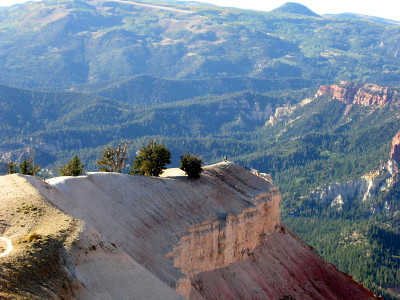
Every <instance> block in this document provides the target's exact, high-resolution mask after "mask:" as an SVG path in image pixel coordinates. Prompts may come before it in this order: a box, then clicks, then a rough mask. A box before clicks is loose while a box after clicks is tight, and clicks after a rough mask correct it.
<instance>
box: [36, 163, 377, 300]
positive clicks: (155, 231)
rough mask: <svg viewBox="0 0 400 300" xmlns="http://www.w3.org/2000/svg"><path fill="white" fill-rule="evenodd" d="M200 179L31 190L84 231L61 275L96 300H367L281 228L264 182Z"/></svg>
mask: <svg viewBox="0 0 400 300" xmlns="http://www.w3.org/2000/svg"><path fill="white" fill-rule="evenodd" d="M204 169H205V171H204V173H202V176H201V178H200V179H199V180H196V181H193V180H188V179H187V177H185V176H182V174H181V173H179V174H177V175H176V176H172V175H171V176H170V177H166V178H153V177H145V176H128V175H122V174H115V173H93V174H89V175H87V176H82V177H78V178H76V177H74V178H72V177H60V178H54V179H51V180H49V181H48V183H43V182H40V181H38V180H35V179H30V180H31V183H32V184H33V185H34V186H35V187H36V188H37V190H38V191H39V192H40V193H41V194H42V195H43V197H44V198H46V199H48V200H49V201H51V202H52V203H53V204H55V205H56V206H57V207H59V208H61V209H62V210H63V211H64V212H66V213H68V214H69V215H72V216H74V217H75V218H77V219H79V220H81V221H80V222H84V224H85V226H87V227H88V228H92V229H93V230H92V231H91V233H90V234H87V235H80V236H79V237H78V239H79V240H78V241H77V242H76V244H75V246H74V247H73V248H72V249H71V254H70V255H69V256H67V257H70V258H69V259H68V260H69V262H66V263H65V265H66V267H67V268H69V270H71V274H73V276H74V277H75V278H76V279H77V280H78V281H79V282H80V283H82V284H81V286H84V289H85V290H84V291H85V292H88V293H92V295H97V296H98V297H97V298H96V299H100V298H102V296H101V295H103V296H104V295H106V297H105V298H104V299H128V298H129V297H127V296H126V295H127V294H129V293H131V294H132V293H133V294H135V295H138V298H139V299H158V298H160V296H161V297H165V295H167V296H168V297H167V298H168V299H179V297H180V296H178V295H177V294H174V293H175V292H174V291H173V290H172V288H175V289H176V291H177V292H178V293H179V294H181V295H183V296H184V297H186V298H188V299H282V298H283V299H293V298H294V299H332V300H333V299H349V300H350V299H373V298H374V295H373V294H372V293H371V292H368V291H367V290H365V289H364V288H363V287H362V286H360V285H359V284H357V283H356V282H354V281H352V280H351V278H350V277H349V276H347V275H345V274H343V273H341V272H339V271H338V270H336V269H335V268H334V267H333V266H332V265H330V264H327V263H326V262H324V261H323V260H322V259H321V258H320V257H319V256H318V255H316V254H315V253H314V252H313V251H312V249H311V248H310V247H308V246H307V245H305V244H304V243H302V242H301V241H300V239H299V238H298V237H296V236H295V235H294V234H293V233H291V232H290V231H289V230H288V229H287V228H286V227H285V226H284V225H283V224H281V223H280V220H279V200H280V196H279V192H278V190H277V188H276V187H274V186H273V184H272V180H271V179H270V177H269V176H268V175H265V174H260V173H258V172H250V171H249V170H246V169H245V168H244V167H241V166H238V165H236V164H233V163H230V162H225V163H221V164H216V165H212V166H207V167H205V168H204ZM172 174H174V173H173V172H172ZM104 251H105V253H103V252H104ZM105 254H107V255H106V256H105ZM105 258H108V259H105ZM116 258H118V259H119V260H116ZM137 263H140V264H141V267H139V266H137V265H135V264H137ZM122 265H124V267H122ZM120 269H121V270H120ZM112 270H114V273H110V272H112ZM115 270H118V272H115ZM122 270H123V271H124V272H125V273H123V274H124V275H123V276H122V277H121V276H120V275H118V274H120V271H122ZM102 272H106V274H111V275H107V276H106V275H101V274H102ZM91 273H96V274H100V275H99V276H97V275H96V276H95V275H94V274H91ZM150 273H152V274H150ZM143 274H144V275H143ZM113 276H117V277H118V276H119V277H118V279H117V280H118V284H116V285H115V286H113V285H112V282H113V281H112V277H113ZM145 276H147V277H145ZM117 277H116V278H117ZM130 281H131V282H132V284H130V283H129V282H130ZM147 282H151V283H150V284H149V283H147ZM151 285H154V289H153V290H152V286H151ZM123 286H127V287H126V288H124V287H123ZM156 287H157V288H156ZM134 290H136V291H134ZM172 292H174V293H172ZM71 293H73V294H74V296H75V297H76V299H90V297H89V298H88V297H87V294H86V295H84V294H82V293H80V292H79V291H71ZM146 293H149V297H146ZM150 296H151V297H150Z"/></svg>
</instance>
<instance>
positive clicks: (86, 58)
mask: <svg viewBox="0 0 400 300" xmlns="http://www.w3.org/2000/svg"><path fill="white" fill-rule="evenodd" d="M280 10H281V12H279V11H280ZM282 11H286V15H285V17H284V19H282ZM290 11H294V12H300V13H301V14H293V13H287V12H290ZM239 12H240V13H239ZM304 14H305V15H304ZM204 20H207V21H206V22H204ZM282 20H283V22H282ZM0 27H1V28H4V30H3V31H2V32H1V34H0V62H1V63H2V72H1V74H0V82H1V83H3V84H6V85H11V86H16V87H25V88H40V89H43V88H44V89H47V88H51V89H70V88H76V87H78V86H80V85H85V84H96V83H98V84H100V83H101V82H107V81H115V82H118V81H123V80H126V79H128V78H131V77H132V76H138V75H151V76H154V77H162V78H165V79H174V80H177V79H208V78H234V77H242V76H246V77H252V78H257V79H281V78H284V79H288V78H303V79H308V80H319V81H323V80H325V81H331V82H332V81H334V82H335V81H340V80H352V79H354V78H353V77H358V78H364V80H368V81H370V82H376V83H380V84H384V85H395V84H396V83H399V82H400V75H399V71H398V69H399V65H400V63H399V59H400V57H399V55H400V54H399V53H398V52H397V51H396V50H397V49H398V46H399V45H398V37H399V36H400V27H397V26H387V27H386V26H381V25H379V24H376V23H373V22H366V21H361V20H354V21H352V22H344V21H343V20H339V19H327V18H321V17H319V16H317V15H314V14H313V13H310V12H307V9H306V8H305V7H303V6H298V4H295V3H289V4H287V5H284V6H283V7H281V8H280V9H278V11H275V12H255V11H248V10H238V9H229V8H221V7H217V6H206V5H202V6H190V5H188V3H186V4H185V5H180V4H176V3H175V2H169V3H167V4H162V3H160V2H157V1H156V2H151V1H147V2H145V3H144V2H143V3H138V2H129V1H126V2H123V1H114V0H111V1H89V0H86V1H77V0H74V1H62V0H61V1H56V2H53V1H41V2H28V3H25V4H23V5H18V6H13V7H8V8H4V9H2V10H1V11H0ZM33 28H34V30H33ZM339 36H340V38H338V37H339ZM356 66H359V67H357V68H356ZM24 70H29V72H25V71H24Z"/></svg>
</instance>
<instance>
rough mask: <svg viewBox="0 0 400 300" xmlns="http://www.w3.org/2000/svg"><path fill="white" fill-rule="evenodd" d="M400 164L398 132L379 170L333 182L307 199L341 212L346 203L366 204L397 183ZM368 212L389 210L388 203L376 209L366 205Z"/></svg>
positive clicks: (312, 192)
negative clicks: (357, 202)
mask: <svg viewBox="0 0 400 300" xmlns="http://www.w3.org/2000/svg"><path fill="white" fill-rule="evenodd" d="M399 162H400V132H398V133H397V134H396V135H395V137H394V138H393V140H392V148H391V151H390V156H389V159H388V160H387V161H386V162H381V163H380V166H379V168H377V169H375V170H372V171H371V172H369V173H367V174H365V175H363V176H361V177H360V178H357V179H354V180H349V181H345V182H334V183H330V184H326V185H323V186H321V187H318V188H316V189H314V190H313V191H311V193H310V194H309V196H308V198H309V199H310V200H312V201H314V202H316V203H321V204H330V206H331V207H333V208H335V209H337V210H341V209H342V206H343V205H344V204H345V203H346V202H352V201H357V200H358V201H362V202H364V203H368V202H369V200H371V199H372V198H373V196H375V195H377V194H378V193H379V192H384V191H389V190H390V188H391V187H392V186H393V185H394V184H395V183H397V182H398V181H399ZM368 204H369V206H370V210H371V211H372V212H376V211H377V210H380V211H382V210H386V211H388V210H390V209H391V208H390V206H389V204H388V203H384V205H383V207H378V206H377V205H376V204H375V203H372V202H371V203H368Z"/></svg>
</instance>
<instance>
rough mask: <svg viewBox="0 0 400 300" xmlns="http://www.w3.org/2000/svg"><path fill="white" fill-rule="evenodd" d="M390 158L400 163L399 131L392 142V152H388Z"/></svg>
mask: <svg viewBox="0 0 400 300" xmlns="http://www.w3.org/2000/svg"><path fill="white" fill-rule="evenodd" d="M390 157H391V159H393V160H395V161H396V162H397V163H400V131H399V132H398V133H397V134H396V135H395V136H394V138H393V140H392V151H391V152H390Z"/></svg>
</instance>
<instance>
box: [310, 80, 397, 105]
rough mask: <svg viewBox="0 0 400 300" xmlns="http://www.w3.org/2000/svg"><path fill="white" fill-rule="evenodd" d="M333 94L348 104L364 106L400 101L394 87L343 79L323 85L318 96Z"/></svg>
mask: <svg viewBox="0 0 400 300" xmlns="http://www.w3.org/2000/svg"><path fill="white" fill-rule="evenodd" d="M326 94H329V95H332V96H333V98H335V99H337V100H339V101H342V102H343V103H345V104H347V105H351V104H359V105H364V106H378V105H386V104H396V105H399V103H400V95H399V92H397V91H396V90H394V89H391V88H388V87H381V86H378V85H376V84H364V85H363V84H359V83H351V82H347V81H342V82H340V83H339V84H334V85H324V86H321V87H320V88H319V90H318V92H317V94H316V97H319V96H323V95H326Z"/></svg>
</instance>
